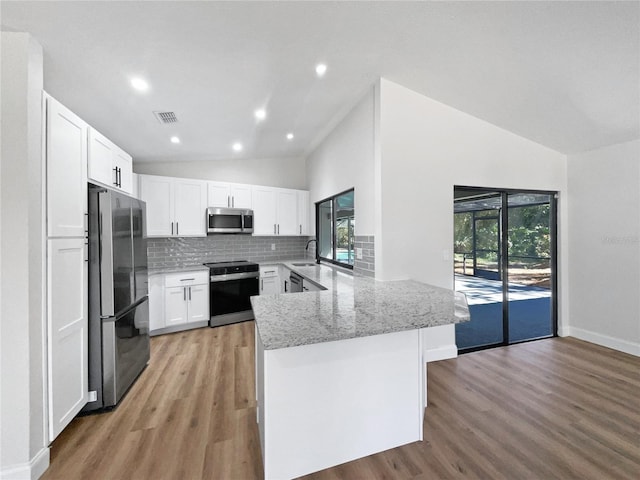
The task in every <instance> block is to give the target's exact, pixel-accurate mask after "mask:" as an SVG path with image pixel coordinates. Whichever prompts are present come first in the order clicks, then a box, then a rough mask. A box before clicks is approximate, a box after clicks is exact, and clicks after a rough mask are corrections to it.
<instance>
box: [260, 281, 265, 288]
mask: <svg viewBox="0 0 640 480" xmlns="http://www.w3.org/2000/svg"><path fill="white" fill-rule="evenodd" d="M260 290H264V280H263V279H260Z"/></svg>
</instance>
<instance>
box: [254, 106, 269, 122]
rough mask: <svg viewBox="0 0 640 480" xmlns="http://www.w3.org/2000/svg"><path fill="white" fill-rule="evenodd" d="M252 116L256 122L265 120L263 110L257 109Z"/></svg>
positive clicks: (265, 116) (265, 115)
mask: <svg viewBox="0 0 640 480" xmlns="http://www.w3.org/2000/svg"><path fill="white" fill-rule="evenodd" d="M253 114H254V115H255V116H256V118H257V119H258V120H264V119H265V118H267V112H266V110H265V109H264V108H259V109H258V110H256V111H255V112H253Z"/></svg>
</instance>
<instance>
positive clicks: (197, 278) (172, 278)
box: [164, 271, 209, 287]
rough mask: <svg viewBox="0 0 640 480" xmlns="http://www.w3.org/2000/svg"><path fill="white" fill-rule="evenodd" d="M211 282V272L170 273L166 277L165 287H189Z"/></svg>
mask: <svg viewBox="0 0 640 480" xmlns="http://www.w3.org/2000/svg"><path fill="white" fill-rule="evenodd" d="M206 283H209V272H205V271H202V272H182V273H169V274H167V275H165V277H164V286H165V287H188V286H189V285H202V284H206Z"/></svg>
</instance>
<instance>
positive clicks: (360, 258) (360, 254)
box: [356, 248, 362, 260]
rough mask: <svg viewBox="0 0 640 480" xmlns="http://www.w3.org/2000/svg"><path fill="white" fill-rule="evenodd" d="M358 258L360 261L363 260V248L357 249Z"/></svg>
mask: <svg viewBox="0 0 640 480" xmlns="http://www.w3.org/2000/svg"><path fill="white" fill-rule="evenodd" d="M356 258H357V259H358V260H362V249H361V248H356Z"/></svg>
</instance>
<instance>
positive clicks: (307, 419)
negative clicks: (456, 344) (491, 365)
mask: <svg viewBox="0 0 640 480" xmlns="http://www.w3.org/2000/svg"><path fill="white" fill-rule="evenodd" d="M285 266H286V267H287V268H289V269H291V270H292V271H295V272H296V273H298V274H300V275H301V276H302V277H304V278H305V279H307V280H310V281H311V282H313V283H316V284H319V285H322V286H323V287H325V288H326V289H327V290H324V291H315V292H306V293H294V294H283V295H262V296H259V297H252V299H251V303H252V306H253V311H254V315H255V319H256V392H257V399H258V423H259V430H260V443H261V447H262V456H263V462H264V471H265V478H267V479H276V478H277V479H284V478H294V477H298V476H302V475H305V474H308V473H312V472H315V471H318V470H322V469H325V468H328V467H331V466H334V465H338V464H341V463H344V462H348V461H351V460H355V459H357V458H361V457H364V456H367V455H371V454H373V453H377V452H380V451H383V450H387V449H390V448H394V447H397V446H400V445H404V444H406V443H410V442H414V441H418V440H422V433H423V432H422V425H423V415H424V408H425V406H426V363H425V360H424V358H423V348H422V335H421V329H423V328H427V327H434V326H439V325H446V324H452V323H458V322H461V321H466V320H468V319H469V310H468V308H467V304H466V299H465V297H464V295H462V294H459V293H456V292H453V291H451V290H447V289H443V288H439V287H434V286H430V285H426V284H423V283H420V282H416V281H413V280H402V281H390V282H381V281H376V280H374V279H371V278H366V277H360V276H353V275H351V273H350V272H345V271H343V270H342V269H340V268H335V267H331V266H327V265H316V266H306V267H296V266H294V265H293V264H290V263H287V264H285Z"/></svg>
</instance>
